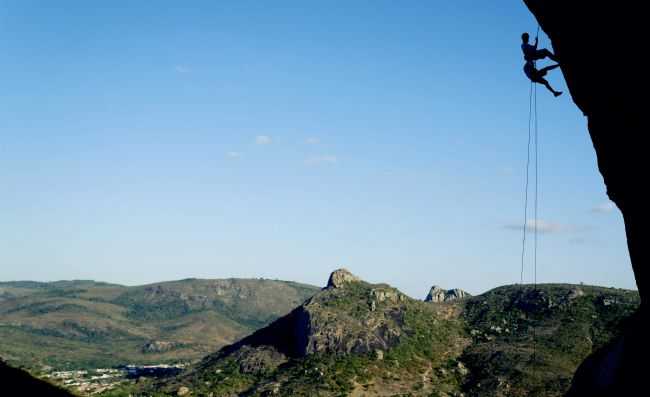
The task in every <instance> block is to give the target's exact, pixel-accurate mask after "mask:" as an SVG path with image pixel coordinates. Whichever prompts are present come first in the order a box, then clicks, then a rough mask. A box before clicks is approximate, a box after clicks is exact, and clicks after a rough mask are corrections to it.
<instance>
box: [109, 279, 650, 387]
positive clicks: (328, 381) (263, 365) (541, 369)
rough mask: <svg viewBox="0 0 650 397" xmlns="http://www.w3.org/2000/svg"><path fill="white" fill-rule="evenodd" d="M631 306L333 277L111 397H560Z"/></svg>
mask: <svg viewBox="0 0 650 397" xmlns="http://www.w3.org/2000/svg"><path fill="white" fill-rule="evenodd" d="M638 304H639V297H638V294H637V293H636V292H633V291H624V290H617V289H609V288H600V287H590V286H575V285H539V286H536V287H533V286H505V287H500V288H497V289H494V290H492V291H489V292H487V293H485V294H482V295H479V296H475V297H471V298H468V299H461V300H452V301H448V302H444V301H443V302H423V301H419V300H415V299H412V298H409V297H408V296H406V295H404V294H403V293H401V292H400V291H399V290H397V289H395V288H393V287H391V286H389V285H386V284H370V283H367V282H364V281H362V280H360V279H358V278H357V277H355V276H353V275H352V274H350V273H349V272H347V271H346V270H337V271H336V272H334V273H333V274H332V275H331V276H330V281H329V282H328V285H327V287H326V288H324V289H323V290H322V291H320V292H319V293H317V294H316V295H314V296H313V297H312V298H310V299H308V300H307V301H306V302H305V303H304V304H302V305H300V306H298V307H297V308H295V309H294V310H293V311H292V312H291V313H289V314H288V315H286V316H284V317H282V318H280V319H278V320H276V321H275V322H273V323H271V324H270V325H269V326H267V327H265V328H262V329H260V330H258V331H256V332H255V333H253V334H252V335H250V336H248V337H246V338H244V339H242V340H240V341H239V342H237V343H235V344H233V345H230V346H227V347H224V348H223V349H221V350H220V351H218V352H216V353H214V354H211V355H209V356H207V357H206V358H204V359H203V360H202V361H201V362H200V363H198V364H197V365H194V366H193V367H191V368H190V369H189V370H188V371H186V372H185V373H183V374H181V375H180V376H178V377H175V378H172V379H168V380H164V381H159V382H154V383H151V384H142V383H141V384H140V385H138V386H137V387H136V388H135V389H130V390H123V391H122V393H124V395H128V394H131V395H192V396H212V397H215V396H235V395H246V396H267V395H282V396H339V395H352V396H362V395H378V396H394V395H412V396H431V395H434V396H532V395H537V396H560V395H562V394H563V393H564V392H565V391H566V389H567V388H568V385H569V382H570V379H571V376H572V374H573V372H574V371H575V369H576V367H577V365H578V364H579V363H580V361H581V360H582V359H583V358H584V357H585V356H587V355H588V354H589V353H590V352H591V351H593V350H594V349H597V348H599V347H600V346H602V345H603V344H605V343H607V342H608V341H609V340H610V339H611V338H613V337H614V336H616V335H617V334H618V333H619V331H620V329H621V322H622V321H623V320H624V319H625V318H627V317H628V316H630V315H631V314H632V313H633V312H634V311H635V310H636V308H637V307H638ZM119 393H120V392H118V391H115V392H114V394H113V395H120V394H119Z"/></svg>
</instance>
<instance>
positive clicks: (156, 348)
mask: <svg viewBox="0 0 650 397" xmlns="http://www.w3.org/2000/svg"><path fill="white" fill-rule="evenodd" d="M178 347H180V343H177V342H167V341H161V340H152V341H150V342H147V343H145V344H144V346H142V352H143V353H165V352H168V351H171V350H174V349H176V348H178Z"/></svg>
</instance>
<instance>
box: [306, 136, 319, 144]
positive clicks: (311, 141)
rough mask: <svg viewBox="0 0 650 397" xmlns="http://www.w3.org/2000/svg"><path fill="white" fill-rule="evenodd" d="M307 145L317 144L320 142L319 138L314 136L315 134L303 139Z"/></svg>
mask: <svg viewBox="0 0 650 397" xmlns="http://www.w3.org/2000/svg"><path fill="white" fill-rule="evenodd" d="M305 143H306V144H307V145H318V144H319V143H320V139H319V138H316V137H315V136H312V137H309V138H307V140H306V141H305Z"/></svg>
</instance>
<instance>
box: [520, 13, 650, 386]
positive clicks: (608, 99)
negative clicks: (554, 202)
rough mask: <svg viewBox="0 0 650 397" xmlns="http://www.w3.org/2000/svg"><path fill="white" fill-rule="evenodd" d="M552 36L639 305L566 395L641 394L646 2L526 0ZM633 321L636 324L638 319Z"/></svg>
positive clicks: (644, 312) (644, 302)
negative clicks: (621, 225) (621, 233)
mask: <svg viewBox="0 0 650 397" xmlns="http://www.w3.org/2000/svg"><path fill="white" fill-rule="evenodd" d="M524 2H525V3H526V5H527V6H528V8H529V9H530V10H531V12H532V13H533V14H534V15H535V17H536V18H537V20H538V22H539V24H540V27H541V29H543V30H544V32H546V34H547V35H548V36H549V38H550V39H551V42H552V44H553V49H554V52H555V54H556V55H557V57H558V58H559V60H560V65H561V70H562V73H563V75H564V77H565V79H566V82H567V85H568V87H569V91H570V92H571V96H572V98H573V101H574V102H575V104H576V105H577V106H578V108H580V110H582V112H583V114H584V115H585V116H586V117H587V122H588V127H589V134H590V136H591V140H592V142H593V145H594V149H595V150H596V155H597V158H598V168H599V170H600V173H601V174H602V175H603V178H604V181H605V185H606V186H607V194H608V196H609V198H610V199H611V200H612V201H613V202H614V203H615V204H616V205H617V207H618V208H619V209H620V210H621V213H622V214H623V220H624V222H625V232H626V234H627V243H628V249H629V252H630V260H631V262H632V268H633V270H634V277H635V278H636V283H637V287H638V289H639V294H640V296H641V309H640V311H639V314H638V315H637V316H636V317H635V319H634V320H632V322H631V325H630V326H629V328H628V330H627V331H625V333H624V335H623V336H622V337H621V339H619V340H618V341H616V342H614V343H612V344H611V345H610V346H609V347H607V348H605V349H603V350H601V351H599V352H597V353H596V354H594V355H593V356H591V357H590V358H588V359H587V360H585V362H584V364H583V365H582V366H581V368H580V369H579V370H578V373H577V374H576V377H575V378H574V382H573V386H572V388H571V391H570V395H572V396H578V395H589V396H610V395H627V394H629V395H634V394H638V390H641V389H639V387H643V388H645V387H646V385H645V382H644V374H643V373H642V372H645V371H643V369H644V368H645V359H646V358H647V354H648V351H649V350H650V349H648V342H647V338H642V337H639V332H640V330H644V329H645V327H644V326H643V325H642V324H643V323H647V306H648V301H649V299H650V296H649V295H648V294H649V292H648V288H650V287H649V286H648V284H649V282H650V281H649V280H648V279H649V275H648V260H649V259H650V258H649V255H648V252H649V250H648V239H647V237H646V229H647V225H648V222H649V221H650V213H649V211H648V205H647V193H646V186H645V185H646V182H645V181H646V180H647V175H648V162H647V149H646V147H647V146H646V145H645V140H646V135H647V132H648V127H647V124H646V120H645V117H644V116H645V115H646V113H647V110H646V109H647V103H648V101H647V98H643V97H642V95H646V93H647V87H648V79H647V78H646V74H647V72H646V70H645V69H646V63H645V62H642V61H641V54H640V49H639V39H641V38H643V37H645V34H644V33H645V32H644V30H645V27H646V25H647V16H646V13H645V11H644V9H645V4H644V3H643V2H638V1H631V0H623V1H617V2H611V1H587V0H575V1H563V0H524ZM635 322H636V324H635Z"/></svg>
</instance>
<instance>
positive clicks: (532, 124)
mask: <svg viewBox="0 0 650 397" xmlns="http://www.w3.org/2000/svg"><path fill="white" fill-rule="evenodd" d="M538 37H539V25H538V26H537V33H536V36H535V41H537V38H538ZM533 62H534V61H533ZM538 127H539V124H538V117H537V85H536V84H535V83H533V82H532V81H531V82H530V90H529V94H528V143H527V146H526V178H525V186H524V223H523V226H522V239H521V271H520V276H519V282H520V284H521V285H522V287H523V284H524V268H525V258H526V239H527V231H528V226H529V225H528V190H529V185H530V163H531V161H530V160H531V159H530V157H531V155H530V152H531V148H530V146H531V141H532V143H533V146H534V152H535V163H534V168H535V171H534V173H535V187H534V191H533V196H534V198H533V219H532V227H533V291H537V242H538V219H539V215H538V213H539V134H538V130H539V128H538ZM532 341H533V354H532V363H533V372H534V371H535V361H536V356H537V335H536V330H535V327H533V329H532Z"/></svg>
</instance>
